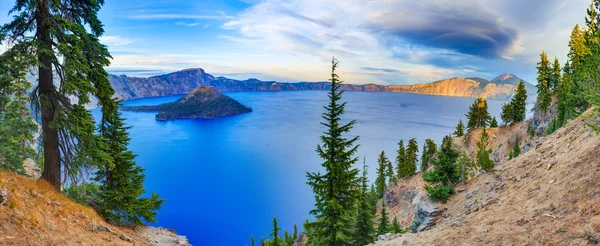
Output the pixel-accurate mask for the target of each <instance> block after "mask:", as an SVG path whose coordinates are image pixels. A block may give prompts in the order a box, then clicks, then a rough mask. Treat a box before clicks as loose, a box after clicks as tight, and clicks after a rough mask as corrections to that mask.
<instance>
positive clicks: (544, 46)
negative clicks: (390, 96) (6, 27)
mask: <svg viewBox="0 0 600 246" xmlns="http://www.w3.org/2000/svg"><path fill="white" fill-rule="evenodd" d="M13 4H14V1H10V0H2V1H0V13H5V14H0V23H6V22H8V21H10V19H11V17H10V16H9V15H8V12H9V10H10V9H11V7H12V5H13ZM589 4H590V0H453V1H438V0H419V1H414V0H231V1H230V0H198V1H195V0H128V1H123V0H105V5H104V7H103V8H102V10H101V11H100V13H99V17H100V19H101V21H102V22H103V24H104V25H105V34H104V36H103V37H102V38H101V41H102V42H103V43H104V44H106V45H107V46H108V47H109V50H110V52H111V54H112V56H113V59H112V64H111V65H110V67H108V68H107V70H108V71H109V72H110V73H114V74H126V75H130V76H138V77H148V76H154V75H158V74H164V73H168V72H174V71H177V70H181V69H185V68H203V69H204V70H205V71H206V72H207V73H210V74H212V75H215V76H226V77H229V78H233V79H248V78H258V79H261V80H277V81H286V82H294V81H325V80H327V79H328V77H329V73H330V69H331V68H330V63H331V57H332V56H336V57H337V58H338V59H339V60H340V65H339V70H338V71H339V75H340V77H341V79H342V80H344V81H345V82H346V83H355V84H364V83H376V84H415V83H427V82H432V81H436V80H440V79H446V78H451V77H457V76H458V77H482V78H485V79H493V78H494V77H496V76H497V75H500V74H502V73H514V74H516V75H517V76H519V77H521V78H523V79H525V80H527V81H528V82H530V83H535V77H536V74H535V72H536V70H535V64H536V62H537V61H538V60H539V54H540V53H541V52H542V50H544V51H546V52H547V53H548V55H549V56H550V57H553V56H557V57H558V59H559V61H560V62H561V63H564V61H565V59H566V54H567V52H568V47H567V44H568V40H569V36H570V33H571V30H572V29H573V26H575V24H580V25H581V24H583V23H584V17H585V14H586V12H585V11H586V8H587V7H588V6H589Z"/></svg>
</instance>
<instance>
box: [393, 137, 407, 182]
mask: <svg viewBox="0 0 600 246" xmlns="http://www.w3.org/2000/svg"><path fill="white" fill-rule="evenodd" d="M396 154H397V155H396V168H397V170H398V179H403V178H406V177H408V175H407V174H406V172H405V170H406V165H407V163H406V149H405V148H404V140H400V142H398V151H397V152H396Z"/></svg>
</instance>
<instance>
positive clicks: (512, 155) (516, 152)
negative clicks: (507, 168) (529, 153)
mask: <svg viewBox="0 0 600 246" xmlns="http://www.w3.org/2000/svg"><path fill="white" fill-rule="evenodd" d="M520 154H521V148H520V147H519V135H516V136H515V145H514V146H513V149H512V150H511V151H510V154H509V156H508V159H509V160H512V159H513V158H515V157H517V156H519V155H520Z"/></svg>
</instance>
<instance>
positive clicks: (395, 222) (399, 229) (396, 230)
mask: <svg viewBox="0 0 600 246" xmlns="http://www.w3.org/2000/svg"><path fill="white" fill-rule="evenodd" d="M391 231H392V232H393V233H395V234H400V233H402V227H401V226H400V223H399V222H398V218H396V216H394V220H392V230H391Z"/></svg>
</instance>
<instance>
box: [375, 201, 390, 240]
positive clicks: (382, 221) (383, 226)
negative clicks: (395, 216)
mask: <svg viewBox="0 0 600 246" xmlns="http://www.w3.org/2000/svg"><path fill="white" fill-rule="evenodd" d="M389 227H390V222H389V218H388V212H387V209H386V208H385V199H384V200H382V204H381V215H380V217H379V226H377V235H384V234H386V233H388V232H389V230H390V228H389Z"/></svg>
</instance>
